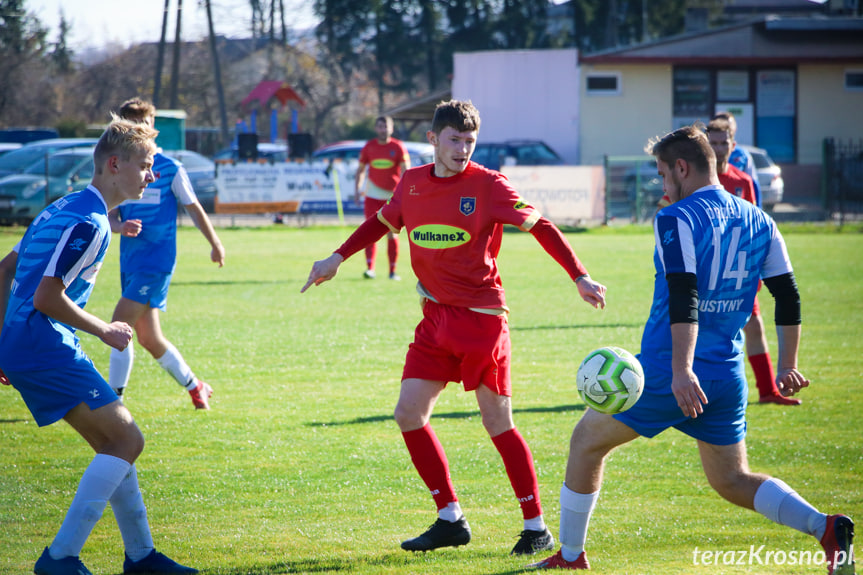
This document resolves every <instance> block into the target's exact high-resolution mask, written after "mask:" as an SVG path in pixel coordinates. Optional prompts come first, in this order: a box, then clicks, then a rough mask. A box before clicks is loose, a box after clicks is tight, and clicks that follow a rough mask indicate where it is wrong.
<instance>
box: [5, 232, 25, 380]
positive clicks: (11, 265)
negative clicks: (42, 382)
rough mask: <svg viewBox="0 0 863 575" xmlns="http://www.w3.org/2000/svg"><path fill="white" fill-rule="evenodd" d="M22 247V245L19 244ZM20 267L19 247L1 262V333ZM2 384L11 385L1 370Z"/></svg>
mask: <svg viewBox="0 0 863 575" xmlns="http://www.w3.org/2000/svg"><path fill="white" fill-rule="evenodd" d="M18 245H20V244H18ZM17 265H18V246H17V245H16V246H15V248H13V249H12V251H11V252H9V253H8V254H6V257H5V258H3V259H2V260H0V331H2V329H3V320H5V319H6V304H8V303H9V294H10V293H11V292H12V280H13V279H15V267H16V266H17ZM0 383H2V384H3V385H9V378H7V377H6V374H5V373H3V370H0Z"/></svg>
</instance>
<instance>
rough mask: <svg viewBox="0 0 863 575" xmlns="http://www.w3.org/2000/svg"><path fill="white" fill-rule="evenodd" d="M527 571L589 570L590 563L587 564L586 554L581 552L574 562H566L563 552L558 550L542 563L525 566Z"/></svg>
mask: <svg viewBox="0 0 863 575" xmlns="http://www.w3.org/2000/svg"><path fill="white" fill-rule="evenodd" d="M527 568H528V569H572V570H574V571H575V570H578V569H585V570H586V569H590V563H588V562H587V554H586V553H585V552H584V551H582V552H581V555H579V556H578V559H576V560H575V561H567V560H566V559H564V558H563V552H562V551H561V550H559V549H558V551H557V553H555V554H554V555H552V556H551V557H549V558H547V559H543V560H542V561H537V562H536V563H531V564H530V565H528V566H527Z"/></svg>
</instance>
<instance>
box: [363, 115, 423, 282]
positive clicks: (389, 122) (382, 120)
mask: <svg viewBox="0 0 863 575" xmlns="http://www.w3.org/2000/svg"><path fill="white" fill-rule="evenodd" d="M375 132H376V133H377V138H374V139H372V140H369V141H368V142H366V145H365V146H363V149H362V151H360V164H359V166H357V175H356V180H355V188H354V201H355V202H356V203H360V196H361V194H362V189H363V183H364V181H365V177H366V168H368V171H369V182H368V185H367V186H366V192H365V196H366V201H365V203H364V204H363V212H364V214H365V217H366V218H370V217H372V216H373V215H374V214H376V213H377V212H378V210H379V209H381V208H382V207H383V206H384V204H386V203H387V201H388V200H389V199H390V198H391V197H392V195H393V190H395V189H396V184H398V183H399V178H401V175H402V174H403V173H404V172H405V170H407V169H408V168H410V167H411V159H410V156H409V155H408V151H407V149H406V148H405V145H404V144H403V143H402V142H401V140H397V139H395V138H393V137H392V136H393V119H392V118H390V117H389V116H380V117H379V118H378V119H377V120H375ZM377 251H378V248H377V243H373V244H371V245H369V246H366V271H365V272H364V273H363V277H365V278H367V279H374V277H375V257H376V256H377ZM398 257H399V240H398V236H396V234H395V233H393V232H387V258H388V259H389V263H390V279H391V280H398V279H400V278H399V276H398V274H397V273H396V260H398Z"/></svg>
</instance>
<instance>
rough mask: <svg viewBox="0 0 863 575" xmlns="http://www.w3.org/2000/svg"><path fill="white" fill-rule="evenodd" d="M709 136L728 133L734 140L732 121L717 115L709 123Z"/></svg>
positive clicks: (707, 130)
mask: <svg viewBox="0 0 863 575" xmlns="http://www.w3.org/2000/svg"><path fill="white" fill-rule="evenodd" d="M705 131H706V132H707V133H708V134H709V133H710V132H728V135H729V136H730V137H731V139H732V140H733V139H734V127H733V126H732V124H731V121H730V120H729V119H728V118H724V117H722V116H719V115H716V116H714V117H713V119H712V120H710V121H709V122H708V123H707V129H706V130H705Z"/></svg>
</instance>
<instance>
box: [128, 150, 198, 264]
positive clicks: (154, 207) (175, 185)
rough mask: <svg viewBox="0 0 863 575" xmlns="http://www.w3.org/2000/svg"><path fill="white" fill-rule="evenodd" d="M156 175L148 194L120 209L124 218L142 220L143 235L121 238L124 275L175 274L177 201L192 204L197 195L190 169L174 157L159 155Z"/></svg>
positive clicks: (155, 161)
mask: <svg viewBox="0 0 863 575" xmlns="http://www.w3.org/2000/svg"><path fill="white" fill-rule="evenodd" d="M153 173H154V174H155V175H156V181H155V182H153V183H152V184H150V185H149V186H147V189H145V190H144V195H143V196H142V197H141V198H140V199H138V200H127V201H125V202H123V203H122V204H121V205H120V207H119V210H120V217H121V219H123V220H134V219H138V220H141V233H140V234H138V235H137V236H136V237H134V238H130V237H126V236H122V237H121V238H120V271H121V273H126V274H129V273H135V272H139V271H146V272H158V273H171V272H173V271H174V266H175V264H176V263H177V198H178V197H179V198H180V201H181V202H182V203H183V204H190V203H192V201H194V198H195V195H194V192H193V191H192V186H191V183H190V182H189V176H188V174H186V170H185V169H184V168H183V167H182V165H181V164H180V162H178V161H176V160H174V159H173V158H169V157H167V156H165V155H164V154H161V153H157V154H156V155H155V157H154V160H153Z"/></svg>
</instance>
